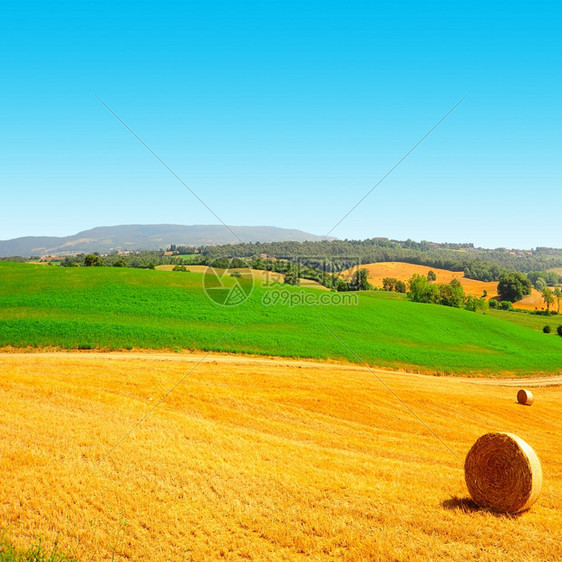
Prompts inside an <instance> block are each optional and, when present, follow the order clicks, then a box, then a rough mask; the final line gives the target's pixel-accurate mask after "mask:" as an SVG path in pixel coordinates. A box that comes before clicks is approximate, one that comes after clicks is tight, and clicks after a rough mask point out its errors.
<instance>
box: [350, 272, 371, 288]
mask: <svg viewBox="0 0 562 562" xmlns="http://www.w3.org/2000/svg"><path fill="white" fill-rule="evenodd" d="M349 289H350V290H351V291H368V290H369V289H371V284H370V283H369V272H368V271H367V270H366V269H365V268H364V267H362V268H361V269H358V270H357V271H355V272H354V273H353V275H352V276H351V280H350V281H349Z"/></svg>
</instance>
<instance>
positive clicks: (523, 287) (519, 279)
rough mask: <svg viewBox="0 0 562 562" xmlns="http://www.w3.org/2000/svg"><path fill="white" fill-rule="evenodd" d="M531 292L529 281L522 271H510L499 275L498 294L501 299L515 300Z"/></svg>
mask: <svg viewBox="0 0 562 562" xmlns="http://www.w3.org/2000/svg"><path fill="white" fill-rule="evenodd" d="M530 294H531V282H530V281H529V280H528V279H527V277H526V276H525V275H523V274H522V273H518V272H517V271H512V272H509V273H504V274H503V275H501V276H500V279H499V283H498V295H499V297H500V298H501V300H502V301H509V302H517V301H520V300H521V299H522V298H523V297H524V296H525V295H530Z"/></svg>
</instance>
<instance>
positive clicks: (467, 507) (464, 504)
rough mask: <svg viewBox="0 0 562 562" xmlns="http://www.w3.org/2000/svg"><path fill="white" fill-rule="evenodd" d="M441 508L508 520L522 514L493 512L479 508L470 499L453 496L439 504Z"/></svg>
mask: <svg viewBox="0 0 562 562" xmlns="http://www.w3.org/2000/svg"><path fill="white" fill-rule="evenodd" d="M441 507H443V508H445V509H447V510H448V511H462V512H463V513H476V512H480V513H488V514H490V515H493V516H494V517H505V518H508V519H516V518H517V517H519V516H520V515H521V514H522V513H521V512H519V513H505V512H500V511H494V510H491V509H489V508H487V507H480V506H479V505H478V504H477V503H476V502H475V501H474V500H472V499H471V498H460V497H458V496H453V497H452V498H449V499H448V500H444V501H442V502H441Z"/></svg>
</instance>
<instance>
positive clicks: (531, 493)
mask: <svg viewBox="0 0 562 562" xmlns="http://www.w3.org/2000/svg"><path fill="white" fill-rule="evenodd" d="M464 478H465V480H466V485H467V487H468V491H469V492H470V495H471V497H472V499H473V500H474V501H475V503H477V504H478V505H479V506H480V507H488V508H490V509H493V510H495V511H500V512H507V513H517V512H519V511H523V510H524V509H528V508H529V507H531V506H532V505H533V504H534V503H535V501H537V498H538V497H539V494H540V493H541V487H542V468H541V463H540V461H539V459H538V457H537V455H536V453H535V451H533V449H532V448H531V447H530V446H529V445H528V444H527V443H525V441H523V439H520V438H519V437H517V435H513V434H511V433H487V434H486V435H483V436H482V437H480V438H479V439H478V440H477V441H476V443H474V445H473V446H472V448H471V449H470V451H469V452H468V455H466V460H465V462H464Z"/></svg>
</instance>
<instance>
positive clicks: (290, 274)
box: [285, 269, 301, 285]
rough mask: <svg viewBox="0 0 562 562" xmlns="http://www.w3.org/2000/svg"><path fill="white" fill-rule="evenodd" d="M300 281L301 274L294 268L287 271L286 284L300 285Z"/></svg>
mask: <svg viewBox="0 0 562 562" xmlns="http://www.w3.org/2000/svg"><path fill="white" fill-rule="evenodd" d="M300 281H301V280H300V279H299V276H298V275H297V273H296V272H295V271H294V270H292V269H290V270H289V271H287V273H285V284H286V285H298V284H299V283H300Z"/></svg>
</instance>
